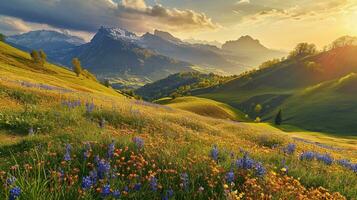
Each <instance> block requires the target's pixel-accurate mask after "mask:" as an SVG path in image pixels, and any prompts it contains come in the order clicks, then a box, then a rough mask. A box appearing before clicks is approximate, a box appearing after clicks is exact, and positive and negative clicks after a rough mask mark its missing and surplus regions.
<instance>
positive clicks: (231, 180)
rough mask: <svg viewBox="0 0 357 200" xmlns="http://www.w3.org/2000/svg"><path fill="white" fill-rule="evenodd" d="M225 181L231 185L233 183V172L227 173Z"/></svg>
mask: <svg viewBox="0 0 357 200" xmlns="http://www.w3.org/2000/svg"><path fill="white" fill-rule="evenodd" d="M226 181H227V183H232V182H233V181H234V172H233V170H231V171H229V172H228V173H227V174H226Z"/></svg>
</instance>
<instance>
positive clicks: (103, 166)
mask: <svg viewBox="0 0 357 200" xmlns="http://www.w3.org/2000/svg"><path fill="white" fill-rule="evenodd" d="M97 170H98V173H97V174H98V178H99V179H104V178H105V177H106V176H108V175H109V171H110V163H109V162H107V161H105V160H104V159H102V160H100V161H99V162H98V164H97Z"/></svg>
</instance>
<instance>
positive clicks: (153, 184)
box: [150, 176, 157, 191]
mask: <svg viewBox="0 0 357 200" xmlns="http://www.w3.org/2000/svg"><path fill="white" fill-rule="evenodd" d="M150 187H151V190H152V191H157V179H156V178H155V176H153V177H151V179H150Z"/></svg>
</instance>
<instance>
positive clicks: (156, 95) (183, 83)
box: [135, 72, 233, 101]
mask: <svg viewBox="0 0 357 200" xmlns="http://www.w3.org/2000/svg"><path fill="white" fill-rule="evenodd" d="M232 78H233V77H224V76H219V75H215V74H212V73H210V74H204V73H200V72H186V73H177V74H173V75H170V76H168V77H166V78H164V79H161V80H159V81H156V82H153V83H148V84H146V85H144V86H143V87H140V88H139V89H137V90H135V93H137V94H138V95H140V96H141V97H143V98H144V99H146V100H150V101H152V100H156V99H160V98H163V97H168V96H182V95H189V94H190V92H191V91H192V90H195V89H200V88H206V87H211V86H214V85H218V84H222V83H224V82H226V81H228V80H230V79H232Z"/></svg>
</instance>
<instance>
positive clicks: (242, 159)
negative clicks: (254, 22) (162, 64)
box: [0, 44, 357, 200]
mask: <svg viewBox="0 0 357 200" xmlns="http://www.w3.org/2000/svg"><path fill="white" fill-rule="evenodd" d="M1 45H2V47H4V48H1V49H6V50H0V56H1V58H2V59H1V60H0V97H1V98H0V99H1V100H0V138H1V140H0V163H1V164H0V182H1V185H2V186H1V187H0V199H11V200H12V199H36V200H41V199H43V200H45V199H46V200H47V199H252V200H253V199H356V196H357V165H356V162H357V154H356V151H357V148H356V146H355V145H349V140H347V139H340V138H336V139H335V140H333V144H331V141H329V140H328V139H326V138H319V136H318V135H314V134H305V135H309V137H308V138H306V137H304V135H303V134H301V135H299V134H292V133H289V132H284V131H281V130H279V129H277V128H274V127H272V126H270V125H268V124H260V123H246V122H237V121H232V120H228V119H217V118H213V117H207V116H201V115H198V114H195V113H191V112H187V111H183V110H180V109H177V108H173V107H170V106H165V105H158V104H153V103H148V102H144V101H138V100H133V99H128V98H125V97H123V96H121V95H120V94H118V93H117V92H115V91H114V90H112V89H111V88H107V87H104V86H103V85H100V84H99V83H97V82H95V81H93V80H88V79H85V78H84V77H76V76H75V74H74V73H73V72H70V71H69V70H66V69H62V68H59V67H57V66H54V65H51V64H46V66H45V68H44V69H42V68H41V69H35V68H33V67H32V66H31V64H30V63H31V62H30V61H29V57H28V55H27V54H26V53H24V52H20V51H18V50H16V49H13V48H11V47H8V46H6V45H5V44H1ZM9 52H10V53H9ZM9 54H10V55H9ZM20 61H21V62H20ZM315 139H320V140H316V141H318V142H316V141H315ZM351 141H354V139H351Z"/></svg>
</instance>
